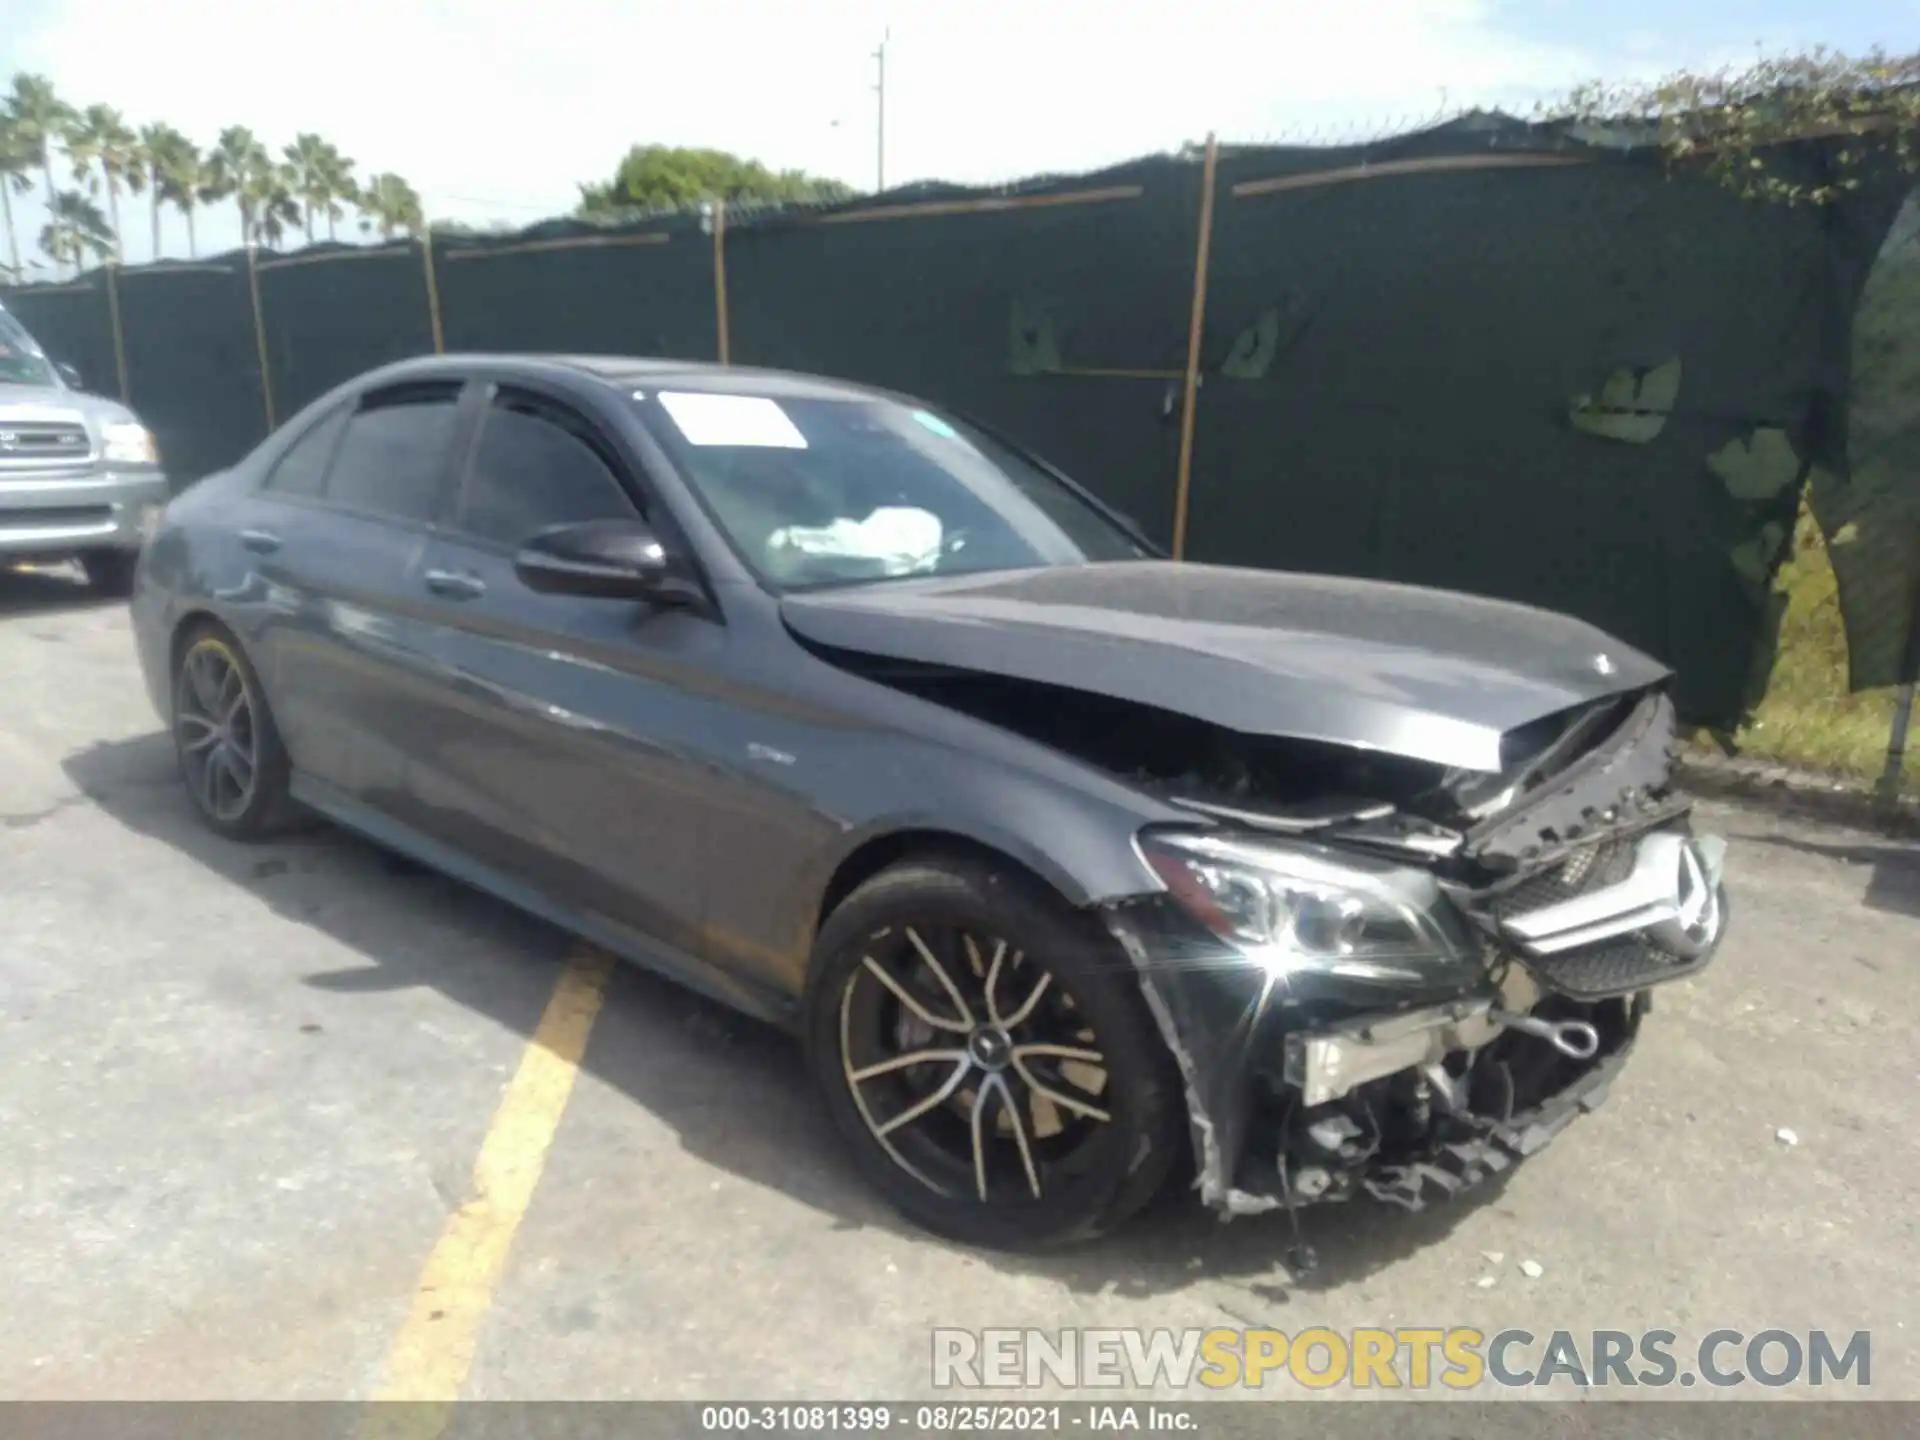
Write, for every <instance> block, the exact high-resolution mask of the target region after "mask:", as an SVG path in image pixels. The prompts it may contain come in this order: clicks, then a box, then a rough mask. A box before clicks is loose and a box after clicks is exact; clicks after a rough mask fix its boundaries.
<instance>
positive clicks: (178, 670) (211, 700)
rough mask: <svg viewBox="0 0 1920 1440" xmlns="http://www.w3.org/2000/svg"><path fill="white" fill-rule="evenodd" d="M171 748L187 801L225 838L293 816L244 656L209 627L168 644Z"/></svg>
mask: <svg viewBox="0 0 1920 1440" xmlns="http://www.w3.org/2000/svg"><path fill="white" fill-rule="evenodd" d="M174 651H175V657H176V658H175V661H174V669H173V706H172V718H173V746H174V754H175V755H176V757H177V758H178V760H179V765H180V778H181V781H182V782H183V783H184V784H185V786H186V790H187V798H188V799H189V800H190V801H191V802H192V804H193V808H194V809H195V810H196V811H198V812H199V815H200V818H201V820H203V821H204V822H206V825H207V827H208V828H209V829H210V830H212V831H214V832H215V833H216V834H220V835H224V836H226V837H227V838H228V839H229V840H262V839H266V838H267V837H269V836H271V835H273V834H275V833H277V832H279V831H280V830H283V829H285V828H286V827H287V825H288V824H289V822H291V821H292V819H293V818H294V816H295V813H296V811H295V807H294V803H293V799H292V796H291V795H290V793H289V789H288V785H289V780H290V778H291V765H290V764H289V762H288V759H287V751H286V747H285V746H284V745H282V744H281V743H280V731H279V729H278V727H277V726H275V725H274V723H273V712H272V711H271V710H269V709H268V708H267V697H266V692H265V691H264V690H263V689H261V686H260V677H259V675H258V674H256V673H255V671H254V668H253V665H252V662H250V661H249V660H248V659H247V655H246V651H245V650H243V649H242V648H241V646H240V642H239V640H237V639H236V638H235V637H234V636H233V634H232V632H231V631H229V630H227V629H226V628H225V627H223V626H220V625H215V624H212V623H210V622H208V623H202V624H200V625H198V626H196V627H195V628H194V629H193V630H191V631H189V632H188V633H187V634H185V635H184V636H182V637H181V639H180V642H179V644H178V645H176V646H175V647H174Z"/></svg>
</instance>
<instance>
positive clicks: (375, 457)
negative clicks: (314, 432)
mask: <svg viewBox="0 0 1920 1440" xmlns="http://www.w3.org/2000/svg"><path fill="white" fill-rule="evenodd" d="M459 398H460V387H459V386H458V385H457V384H452V385H432V386H426V385H412V386H407V387H406V388H404V389H400V390H389V391H381V392H379V393H377V394H374V395H369V396H367V397H366V399H364V400H363V401H361V403H360V408H359V409H358V410H356V411H354V413H353V416H352V418H350V419H349V420H348V421H347V428H346V433H345V434H344V435H342V436H341V437H340V448H339V449H338V450H337V451H335V452H334V457H333V465H332V466H331V468H330V469H329V470H328V472H327V485H326V498H327V499H328V500H329V501H331V502H332V503H334V504H336V505H341V506H345V507H347V508H349V509H353V510H362V511H366V512H368V513H369V514H374V515H383V516H386V517H388V518H390V519H394V520H430V519H432V518H433V516H434V514H435V512H436V511H437V510H438V509H439V502H440V487H441V482H442V481H443V480H444V479H445V478H446V473H447V453H448V450H449V448H450V446H451V445H452V442H453V421H454V413H455V408H456V406H457V404H458V401H459Z"/></svg>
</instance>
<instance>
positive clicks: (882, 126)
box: [873, 25, 893, 193]
mask: <svg viewBox="0 0 1920 1440" xmlns="http://www.w3.org/2000/svg"><path fill="white" fill-rule="evenodd" d="M892 38H893V27H892V26H891V25H889V26H888V27H887V28H886V30H885V31H883V32H882V33H881V36H880V45H879V48H878V49H876V50H875V51H874V52H873V59H874V64H875V65H876V66H877V67H878V70H879V78H878V79H877V80H876V81H875V82H874V86H873V93H874V96H875V98H876V99H877V100H878V101H879V117H878V119H879V123H878V124H877V125H876V126H875V127H874V147H875V153H874V167H873V171H874V175H873V188H874V191H875V193H878V192H879V191H882V190H884V189H886V188H887V41H889V40H891V39H892Z"/></svg>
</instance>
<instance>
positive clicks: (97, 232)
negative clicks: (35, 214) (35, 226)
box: [40, 190, 114, 275]
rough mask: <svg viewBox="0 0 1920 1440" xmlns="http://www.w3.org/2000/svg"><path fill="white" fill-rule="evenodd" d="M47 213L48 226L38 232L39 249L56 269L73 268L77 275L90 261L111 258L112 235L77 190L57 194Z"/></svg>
mask: <svg viewBox="0 0 1920 1440" xmlns="http://www.w3.org/2000/svg"><path fill="white" fill-rule="evenodd" d="M47 213H48V219H47V223H46V225H45V226H44V227H43V228H42V229H41V231H40V248H41V249H42V250H44V251H46V252H47V254H48V256H50V257H51V258H52V260H53V263H54V264H55V265H56V266H59V265H63V264H67V265H72V266H73V270H74V273H75V274H76V275H77V274H79V273H80V268H81V266H82V265H84V264H85V263H86V261H87V260H88V258H89V257H91V258H92V259H95V260H105V259H107V258H108V257H109V256H111V255H112V254H113V243H114V234H113V230H112V228H111V227H110V226H109V225H108V223H107V217H106V216H105V215H103V214H101V213H100V207H99V206H98V205H96V204H94V203H93V201H92V200H90V199H88V198H87V197H86V196H85V195H82V194H81V193H80V192H79V191H78V190H62V191H60V192H58V193H57V194H56V195H55V196H54V197H53V204H52V205H50V206H48V207H47Z"/></svg>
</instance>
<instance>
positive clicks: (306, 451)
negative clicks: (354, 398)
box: [262, 409, 347, 495]
mask: <svg viewBox="0 0 1920 1440" xmlns="http://www.w3.org/2000/svg"><path fill="white" fill-rule="evenodd" d="M346 423H347V411H346V410H344V409H341V410H336V411H334V413H333V414H331V415H328V416H327V417H326V418H324V419H322V420H320V421H319V422H318V423H316V424H314V425H311V426H309V427H308V428H307V431H306V433H305V434H303V435H302V436H301V437H300V438H299V439H298V440H296V441H294V442H293V444H292V445H291V446H289V447H288V448H287V450H286V452H285V453H284V454H282V455H281V457H280V458H279V459H278V460H276V461H274V463H273V469H271V470H269V471H268V472H267V478H266V481H265V482H264V485H263V487H262V488H264V489H267V490H272V491H275V492H277V493H279V494H281V495H318V494H319V493H320V487H321V486H322V485H323V484H325V483H326V478H327V461H329V460H331V459H332V458H333V443H334V441H336V440H338V439H339V438H340V429H341V427H342V426H343V425H345V424H346Z"/></svg>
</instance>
